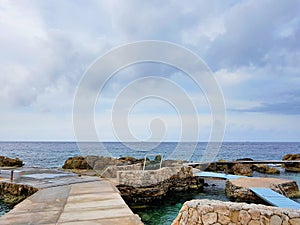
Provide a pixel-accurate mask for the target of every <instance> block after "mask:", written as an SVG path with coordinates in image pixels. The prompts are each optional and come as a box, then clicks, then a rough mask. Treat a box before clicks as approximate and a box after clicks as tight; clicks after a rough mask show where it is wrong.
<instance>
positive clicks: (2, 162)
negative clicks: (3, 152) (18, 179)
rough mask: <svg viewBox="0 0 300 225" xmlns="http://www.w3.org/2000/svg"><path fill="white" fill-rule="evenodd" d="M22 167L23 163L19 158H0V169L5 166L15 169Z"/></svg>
mask: <svg viewBox="0 0 300 225" xmlns="http://www.w3.org/2000/svg"><path fill="white" fill-rule="evenodd" d="M23 165H24V163H23V161H22V160H20V159H19V158H15V159H12V158H8V157H5V156H0V167H6V166H9V167H10V166H16V167H22V166H23Z"/></svg>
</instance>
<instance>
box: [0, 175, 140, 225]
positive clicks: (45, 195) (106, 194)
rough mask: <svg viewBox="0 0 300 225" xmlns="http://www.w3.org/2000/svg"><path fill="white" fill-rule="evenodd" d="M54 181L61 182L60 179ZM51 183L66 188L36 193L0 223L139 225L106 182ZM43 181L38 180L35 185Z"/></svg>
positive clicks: (74, 179)
mask: <svg viewBox="0 0 300 225" xmlns="http://www.w3.org/2000/svg"><path fill="white" fill-rule="evenodd" d="M57 178H58V179H61V177H60V176H58V177H57ZM33 180H34V179H32V180H31V181H33ZM52 180H53V181H54V183H53V185H58V184H61V182H62V183H66V184H67V185H64V186H55V187H50V188H44V189H42V190H40V191H38V192H36V193H35V194H34V195H32V196H30V197H29V198H27V199H26V200H24V201H23V202H21V203H20V204H18V205H17V206H16V207H15V208H14V209H13V210H11V211H10V212H9V213H7V214H5V215H4V216H2V217H1V218H0V224H3V225H8V224H9V225H11V224H13V225H19V224H20V225H21V224H22V225H24V224H31V225H35V224H36V225H38V224H44V225H47V224H48V225H50V224H53V225H54V224H74V225H76V224H81V225H84V224H105V225H109V224H114V225H115V224H118V225H119V224H121V225H122V224H124V225H136V224H138V225H140V224H143V223H142V222H141V220H140V218H139V217H138V216H136V215H134V214H133V212H132V211H131V210H130V208H129V207H128V206H127V205H126V203H125V202H124V200H123V199H122V197H121V196H120V194H119V191H118V190H117V188H116V187H115V186H114V185H112V184H111V183H110V182H109V181H106V180H100V178H97V177H92V178H88V177H67V178H64V180H59V182H55V179H52ZM27 182H28V180H27ZM36 182H37V180H35V182H34V183H36ZM47 182H49V180H47V179H46V180H41V181H39V185H40V186H41V184H43V185H45V184H47ZM70 182H77V183H75V184H73V183H71V184H70Z"/></svg>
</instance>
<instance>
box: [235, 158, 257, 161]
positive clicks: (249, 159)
mask: <svg viewBox="0 0 300 225" xmlns="http://www.w3.org/2000/svg"><path fill="white" fill-rule="evenodd" d="M236 161H253V159H251V158H241V159H237V160H236Z"/></svg>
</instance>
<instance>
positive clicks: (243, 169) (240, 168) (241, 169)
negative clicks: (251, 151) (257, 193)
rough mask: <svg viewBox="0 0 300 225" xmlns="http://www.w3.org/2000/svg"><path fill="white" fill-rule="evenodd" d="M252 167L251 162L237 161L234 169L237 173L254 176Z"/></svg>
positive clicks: (234, 172)
mask: <svg viewBox="0 0 300 225" xmlns="http://www.w3.org/2000/svg"><path fill="white" fill-rule="evenodd" d="M251 167H252V166H251V165H249V164H241V163H237V164H235V165H233V167H232V171H233V174H235V175H243V176H252V173H253V171H252V169H251Z"/></svg>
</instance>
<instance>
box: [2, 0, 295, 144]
mask: <svg viewBox="0 0 300 225" xmlns="http://www.w3.org/2000/svg"><path fill="white" fill-rule="evenodd" d="M299 12H300V2H299V1H297V0H294V1H293V0H287V1H285V0H282V1H280V0H279V1H271V0H270V1H269V0H262V1H257V0H244V1H242V0H241V1H236V0H234V1H230V0H229V1H221V0H219V1H213V0H212V1H133V0H132V1H114V0H107V1H93V0H89V1H84V0H76V1H73V0H72V1H71V0H70V1H69V0H65V1H60V0H57V1H55V0H54V1H53V0H51V1H50V0H49V1H48V0H44V1H38V0H36V1H35V0H30V1H29V0H28V1H27V0H18V1H11V0H10V1H6V0H0V49H1V51H0V140H2V141H5V140H70V141H72V140H75V137H74V132H73V122H72V110H73V101H74V96H75V93H76V88H77V87H78V85H79V82H80V80H81V79H82V77H83V76H84V73H85V71H86V70H87V69H88V68H89V66H90V65H91V64H92V63H93V62H95V60H96V59H97V58H99V57H100V56H102V55H104V54H105V53H107V52H108V51H110V50H111V49H113V48H115V47H117V46H120V45H124V44H126V43H129V42H135V41H141V40H162V41H168V42H173V43H175V44H178V45H180V46H183V47H185V48H187V49H189V50H191V51H192V52H194V53H195V54H197V55H198V56H199V57H200V58H202V59H203V61H204V62H205V63H206V64H207V66H208V67H209V68H210V69H211V71H212V73H213V76H214V77H215V79H216V80H217V81H218V84H219V86H220V88H221V89H222V92H223V96H224V100H225V103H226V114H227V120H226V132H225V137H224V138H225V140H226V141H300V129H299V124H300V14H299ZM150 75H151V76H153V75H155V76H159V77H164V78H167V79H169V80H172V81H173V82H174V83H176V84H178V85H179V86H180V87H181V88H182V89H184V90H185V92H186V93H187V95H188V96H190V99H192V100H193V101H194V104H195V106H196V109H197V114H196V116H197V118H198V121H190V123H193V122H195V123H198V124H199V126H200V131H199V132H200V135H199V140H202V141H206V140H207V139H208V137H209V132H210V129H211V114H210V112H209V106H208V105H207V104H206V103H207V102H206V100H205V93H203V92H201V90H197V87H195V85H194V84H193V82H191V80H190V79H189V78H188V76H186V75H185V74H184V73H182V72H181V71H179V70H177V69H174V68H170V67H169V66H166V65H160V64H157V63H144V64H141V65H135V66H134V65H133V66H130V67H128V68H124V69H123V70H121V71H119V72H118V73H116V74H115V75H114V76H113V77H112V79H111V80H110V81H109V82H107V85H106V86H105V88H104V89H103V90H102V93H100V94H99V96H100V97H99V101H98V103H97V105H96V106H95V109H96V111H95V126H96V127H97V131H98V132H99V135H100V136H101V138H102V140H116V137H115V136H114V131H113V128H112V121H111V112H112V105H113V103H114V102H115V101H116V98H118V94H119V93H120V92H121V91H122V90H123V89H124V87H128V85H129V84H130V82H132V81H134V80H138V79H139V78H141V77H146V76H150ZM151 85H152V86H151ZM160 85H161V86H158V85H157V84H154V85H153V84H151V82H150V83H149V82H147V81H145V82H142V83H141V84H140V85H139V86H138V87H139V88H135V89H134V90H135V93H138V95H142V94H143V91H145V90H146V89H151V88H152V89H153V88H154V87H155V88H158V89H159V90H164V91H165V92H168V94H169V95H170V96H173V95H174V96H175V97H176V99H179V101H180V97H181V96H180V95H178V93H177V92H176V91H174V90H169V89H167V88H165V87H164V85H163V84H160ZM158 89H157V90H158ZM177 95H178V96H177ZM126 101H129V102H130V96H129V97H128V98H127V99H126V100H124V104H125V102H126ZM183 101H184V100H183ZM131 104H132V102H131ZM129 105H130V104H129ZM186 117H189V115H188V113H187V114H182V115H178V112H176V109H174V107H173V106H172V104H170V103H168V101H163V100H162V99H158V98H154V99H144V100H143V101H140V102H138V103H136V104H135V107H134V108H132V109H131V111H130V115H128V118H129V128H130V130H131V131H132V133H133V135H134V136H136V137H137V138H138V139H140V140H147V138H148V137H149V135H150V133H149V132H150V131H149V123H150V122H151V120H152V119H155V118H160V119H161V120H162V121H163V122H164V123H165V126H166V134H165V138H166V139H165V140H171V141H177V140H180V125H181V124H180V121H181V119H182V118H186ZM190 118H194V117H190ZM153 129H154V130H153V131H154V132H155V129H158V130H157V131H159V129H161V127H160V125H158V126H157V127H156V126H155V123H154V128H153Z"/></svg>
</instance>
